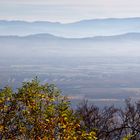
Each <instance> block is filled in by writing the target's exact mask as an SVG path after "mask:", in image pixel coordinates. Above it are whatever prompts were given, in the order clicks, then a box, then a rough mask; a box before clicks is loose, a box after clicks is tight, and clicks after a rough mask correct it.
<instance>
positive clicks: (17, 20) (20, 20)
mask: <svg viewBox="0 0 140 140" xmlns="http://www.w3.org/2000/svg"><path fill="white" fill-rule="evenodd" d="M117 19H118V20H123V19H140V16H139V17H137V16H136V17H133V16H132V17H103V18H89V19H81V20H75V21H73V22H62V21H50V20H22V19H0V21H7V22H26V23H36V22H49V23H56V24H73V23H78V22H82V21H91V20H117Z"/></svg>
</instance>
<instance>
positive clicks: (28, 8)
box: [0, 0, 140, 22]
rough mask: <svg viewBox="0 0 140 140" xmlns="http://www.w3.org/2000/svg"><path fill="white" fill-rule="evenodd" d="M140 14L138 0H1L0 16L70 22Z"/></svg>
mask: <svg viewBox="0 0 140 140" xmlns="http://www.w3.org/2000/svg"><path fill="white" fill-rule="evenodd" d="M112 17H114V18H118V17H119V18H122V17H140V0H0V19H7V20H28V21H35V20H48V21H55V22H57V21H59V22H73V21H78V20H82V19H93V18H112Z"/></svg>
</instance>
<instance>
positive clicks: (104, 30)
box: [0, 18, 140, 38]
mask: <svg viewBox="0 0 140 140" xmlns="http://www.w3.org/2000/svg"><path fill="white" fill-rule="evenodd" d="M132 32H135V33H140V18H122V19H121V18H120V19H119V18H118V19H115V18H109V19H93V20H83V21H79V22H75V23H68V24H62V23H58V22H56V23H54V22H48V21H36V22H25V21H5V20H1V21H0V35H1V36H7V35H18V36H27V35H31V34H46V33H48V34H53V35H55V36H61V37H65V38H86V37H94V36H112V35H113V36H114V35H120V34H127V33H132Z"/></svg>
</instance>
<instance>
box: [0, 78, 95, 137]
mask: <svg viewBox="0 0 140 140" xmlns="http://www.w3.org/2000/svg"><path fill="white" fill-rule="evenodd" d="M0 139H1V140H2V139H15V140H34V139H35V140H41V139H42V140H94V139H96V136H95V132H94V131H86V130H84V129H82V127H81V124H80V120H79V118H78V117H77V116H76V115H75V113H74V111H73V110H72V109H71V108H70V102H69V101H68V100H67V98H66V97H64V96H61V94H60V91H59V90H58V89H57V88H56V87H55V86H54V85H49V84H45V85H41V84H40V83H39V82H38V80H36V79H35V80H32V81H31V82H25V83H23V84H22V87H21V88H19V89H18V91H17V92H13V91H12V89H11V88H9V87H6V88H4V89H3V90H2V91H0Z"/></svg>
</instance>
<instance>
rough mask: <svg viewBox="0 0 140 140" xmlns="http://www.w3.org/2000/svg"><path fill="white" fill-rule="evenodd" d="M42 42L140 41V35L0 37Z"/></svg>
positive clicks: (1, 38)
mask: <svg viewBox="0 0 140 140" xmlns="http://www.w3.org/2000/svg"><path fill="white" fill-rule="evenodd" d="M8 39H9V40H42V41H54V40H55V41H57V40H58V41H60V40H61V41H93V42H94V41H95V42H102V41H107V42H108V41H109V42H110V41H123V40H124V41H127V40H129V41H140V33H126V34H121V35H113V36H96V37H85V38H65V37H60V36H55V35H52V34H47V33H46V34H45V33H44V34H33V35H27V36H18V35H16V36H15V35H8V36H0V41H1V40H8Z"/></svg>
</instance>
